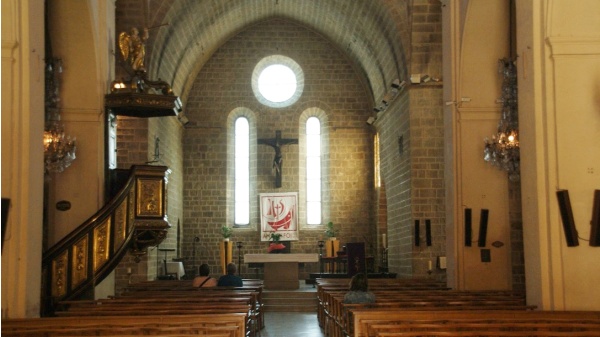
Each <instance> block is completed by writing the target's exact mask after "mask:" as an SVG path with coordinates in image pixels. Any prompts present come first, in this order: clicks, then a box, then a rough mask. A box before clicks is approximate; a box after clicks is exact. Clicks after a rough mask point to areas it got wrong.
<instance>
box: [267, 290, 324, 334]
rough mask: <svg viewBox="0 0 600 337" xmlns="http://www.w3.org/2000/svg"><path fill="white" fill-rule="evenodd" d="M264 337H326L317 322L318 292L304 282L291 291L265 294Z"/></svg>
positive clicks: (273, 291) (271, 291) (275, 291)
mask: <svg viewBox="0 0 600 337" xmlns="http://www.w3.org/2000/svg"><path fill="white" fill-rule="evenodd" d="M263 303H264V315H265V328H264V329H263V330H262V331H261V334H260V336H261V337H309V336H310V337H325V334H324V333H323V332H322V331H321V328H320V327H319V321H318V320H317V289H316V288H314V287H313V286H312V285H309V284H306V283H305V282H304V281H303V280H301V281H300V288H299V289H297V290H291V291H279V290H263Z"/></svg>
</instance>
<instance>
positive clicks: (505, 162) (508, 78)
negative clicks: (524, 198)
mask: <svg viewBox="0 0 600 337" xmlns="http://www.w3.org/2000/svg"><path fill="white" fill-rule="evenodd" d="M498 64H499V68H500V72H501V73H502V75H503V77H504V81H503V82H502V98H501V101H502V118H501V119H500V122H499V123H498V132H497V133H496V134H495V135H493V136H492V138H491V139H490V138H486V139H485V149H484V150H483V159H484V160H485V161H487V162H489V163H491V164H492V165H494V166H497V167H499V168H501V169H503V170H505V171H507V172H508V178H509V179H510V180H511V181H519V179H520V173H519V172H520V169H519V162H520V157H519V156H520V150H519V116H518V110H517V103H518V100H517V69H516V66H515V62H514V60H513V59H510V58H504V59H501V60H500V61H499V63H498Z"/></svg>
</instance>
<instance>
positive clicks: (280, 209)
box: [267, 200, 294, 231]
mask: <svg viewBox="0 0 600 337" xmlns="http://www.w3.org/2000/svg"><path fill="white" fill-rule="evenodd" d="M270 201H271V202H270V204H269V210H268V211H267V216H269V217H270V218H271V219H273V220H274V221H267V223H268V224H269V226H271V228H273V229H274V230H275V231H277V230H278V229H280V228H282V227H283V229H289V228H290V225H291V224H292V218H293V215H294V210H293V209H290V210H289V211H288V212H287V214H285V215H284V212H285V205H284V203H283V201H282V200H279V203H277V204H276V203H275V202H274V201H272V200H270ZM277 219H279V220H277Z"/></svg>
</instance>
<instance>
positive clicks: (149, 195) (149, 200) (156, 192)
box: [136, 178, 163, 217]
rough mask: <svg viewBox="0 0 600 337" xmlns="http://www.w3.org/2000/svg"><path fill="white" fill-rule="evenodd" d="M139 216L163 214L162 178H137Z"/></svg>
mask: <svg viewBox="0 0 600 337" xmlns="http://www.w3.org/2000/svg"><path fill="white" fill-rule="evenodd" d="M136 209H137V216H158V217H162V216H163V190H162V179H160V180H156V179H144V178H139V179H138V180H137V207H136Z"/></svg>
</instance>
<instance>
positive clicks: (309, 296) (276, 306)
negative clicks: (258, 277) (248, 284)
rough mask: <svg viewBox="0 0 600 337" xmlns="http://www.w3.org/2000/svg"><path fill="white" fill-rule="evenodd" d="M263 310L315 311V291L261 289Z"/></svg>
mask: <svg viewBox="0 0 600 337" xmlns="http://www.w3.org/2000/svg"><path fill="white" fill-rule="evenodd" d="M262 300H263V310H264V311H277V312H314V313H316V312H317V293H316V292H315V291H285V290H278V291H268V290H266V291H263V294H262Z"/></svg>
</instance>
